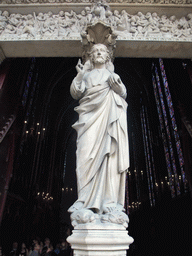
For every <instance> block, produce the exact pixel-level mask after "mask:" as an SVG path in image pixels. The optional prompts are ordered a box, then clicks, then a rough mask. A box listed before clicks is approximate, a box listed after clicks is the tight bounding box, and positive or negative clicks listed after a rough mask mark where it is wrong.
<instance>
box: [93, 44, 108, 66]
mask: <svg viewBox="0 0 192 256" xmlns="http://www.w3.org/2000/svg"><path fill="white" fill-rule="evenodd" d="M89 56H90V60H91V62H92V63H93V65H94V64H98V63H100V64H105V63H107V62H108V61H110V59H111V57H110V53H109V50H108V49H107V47H106V46H105V45H104V44H95V45H93V47H92V48H91V51H90V52H89Z"/></svg>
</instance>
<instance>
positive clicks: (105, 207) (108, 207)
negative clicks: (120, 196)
mask: <svg viewBox="0 0 192 256" xmlns="http://www.w3.org/2000/svg"><path fill="white" fill-rule="evenodd" d="M116 206H117V205H116V204H115V203H110V204H105V205H103V213H109V212H113V211H115V209H116Z"/></svg>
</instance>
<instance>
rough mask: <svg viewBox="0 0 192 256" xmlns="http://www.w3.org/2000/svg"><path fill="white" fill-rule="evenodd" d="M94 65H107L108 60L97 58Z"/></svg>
mask: <svg viewBox="0 0 192 256" xmlns="http://www.w3.org/2000/svg"><path fill="white" fill-rule="evenodd" d="M93 63H94V64H105V63H106V59H105V58H103V57H102V56H97V57H96V58H95V59H93Z"/></svg>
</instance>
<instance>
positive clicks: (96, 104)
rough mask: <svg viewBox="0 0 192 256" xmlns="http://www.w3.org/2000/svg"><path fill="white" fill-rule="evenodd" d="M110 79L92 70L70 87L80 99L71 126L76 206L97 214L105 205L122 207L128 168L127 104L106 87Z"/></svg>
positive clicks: (103, 72)
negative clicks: (74, 136) (79, 204)
mask: <svg viewBox="0 0 192 256" xmlns="http://www.w3.org/2000/svg"><path fill="white" fill-rule="evenodd" d="M110 75H111V73H110V72H109V71H108V70H107V69H94V70H92V71H89V72H86V74H85V75H84V76H83V79H82V81H77V79H76V78H75V79H74V80H73V82H72V85H71V95H72V97H73V98H75V99H79V98H80V100H79V106H78V107H76V108H75V111H76V112H77V113H78V114H79V119H78V121H77V122H76V123H75V124H74V125H73V128H74V129H75V130H76V131H77V151H76V174H77V187H78V200H77V201H76V203H77V202H82V203H83V208H87V209H93V210H94V211H95V212H97V213H102V212H103V208H104V207H106V206H107V205H109V204H115V205H118V204H119V205H121V206H122V207H123V205H124V198H125V178H126V171H127V169H128V167H129V149H128V135H127V114H126V109H127V103H126V101H125V100H124V98H123V97H121V96H120V95H119V94H117V93H116V92H114V91H113V90H112V89H111V87H110V86H109V84H108V82H107V80H108V78H109V76H110ZM121 84H122V85H121V86H122V88H121V92H122V93H121V94H123V96H125V95H126V88H125V86H124V85H123V83H121ZM125 97H126V96H125ZM74 205H75V204H74Z"/></svg>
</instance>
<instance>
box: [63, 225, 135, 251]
mask: <svg viewBox="0 0 192 256" xmlns="http://www.w3.org/2000/svg"><path fill="white" fill-rule="evenodd" d="M67 241H68V242H69V243H70V244H71V247H72V249H73V250H74V256H87V255H89V256H102V255H107V256H126V255H127V254H126V250H127V249H129V245H130V244H131V243H133V241H134V240H133V238H132V237H130V236H129V235H128V231H127V230H126V229H125V227H124V226H123V225H120V224H113V223H97V224H96V223H93V224H92V223H89V224H79V225H77V226H76V227H75V229H74V230H73V233H72V235H71V236H69V237H68V238H67Z"/></svg>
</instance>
